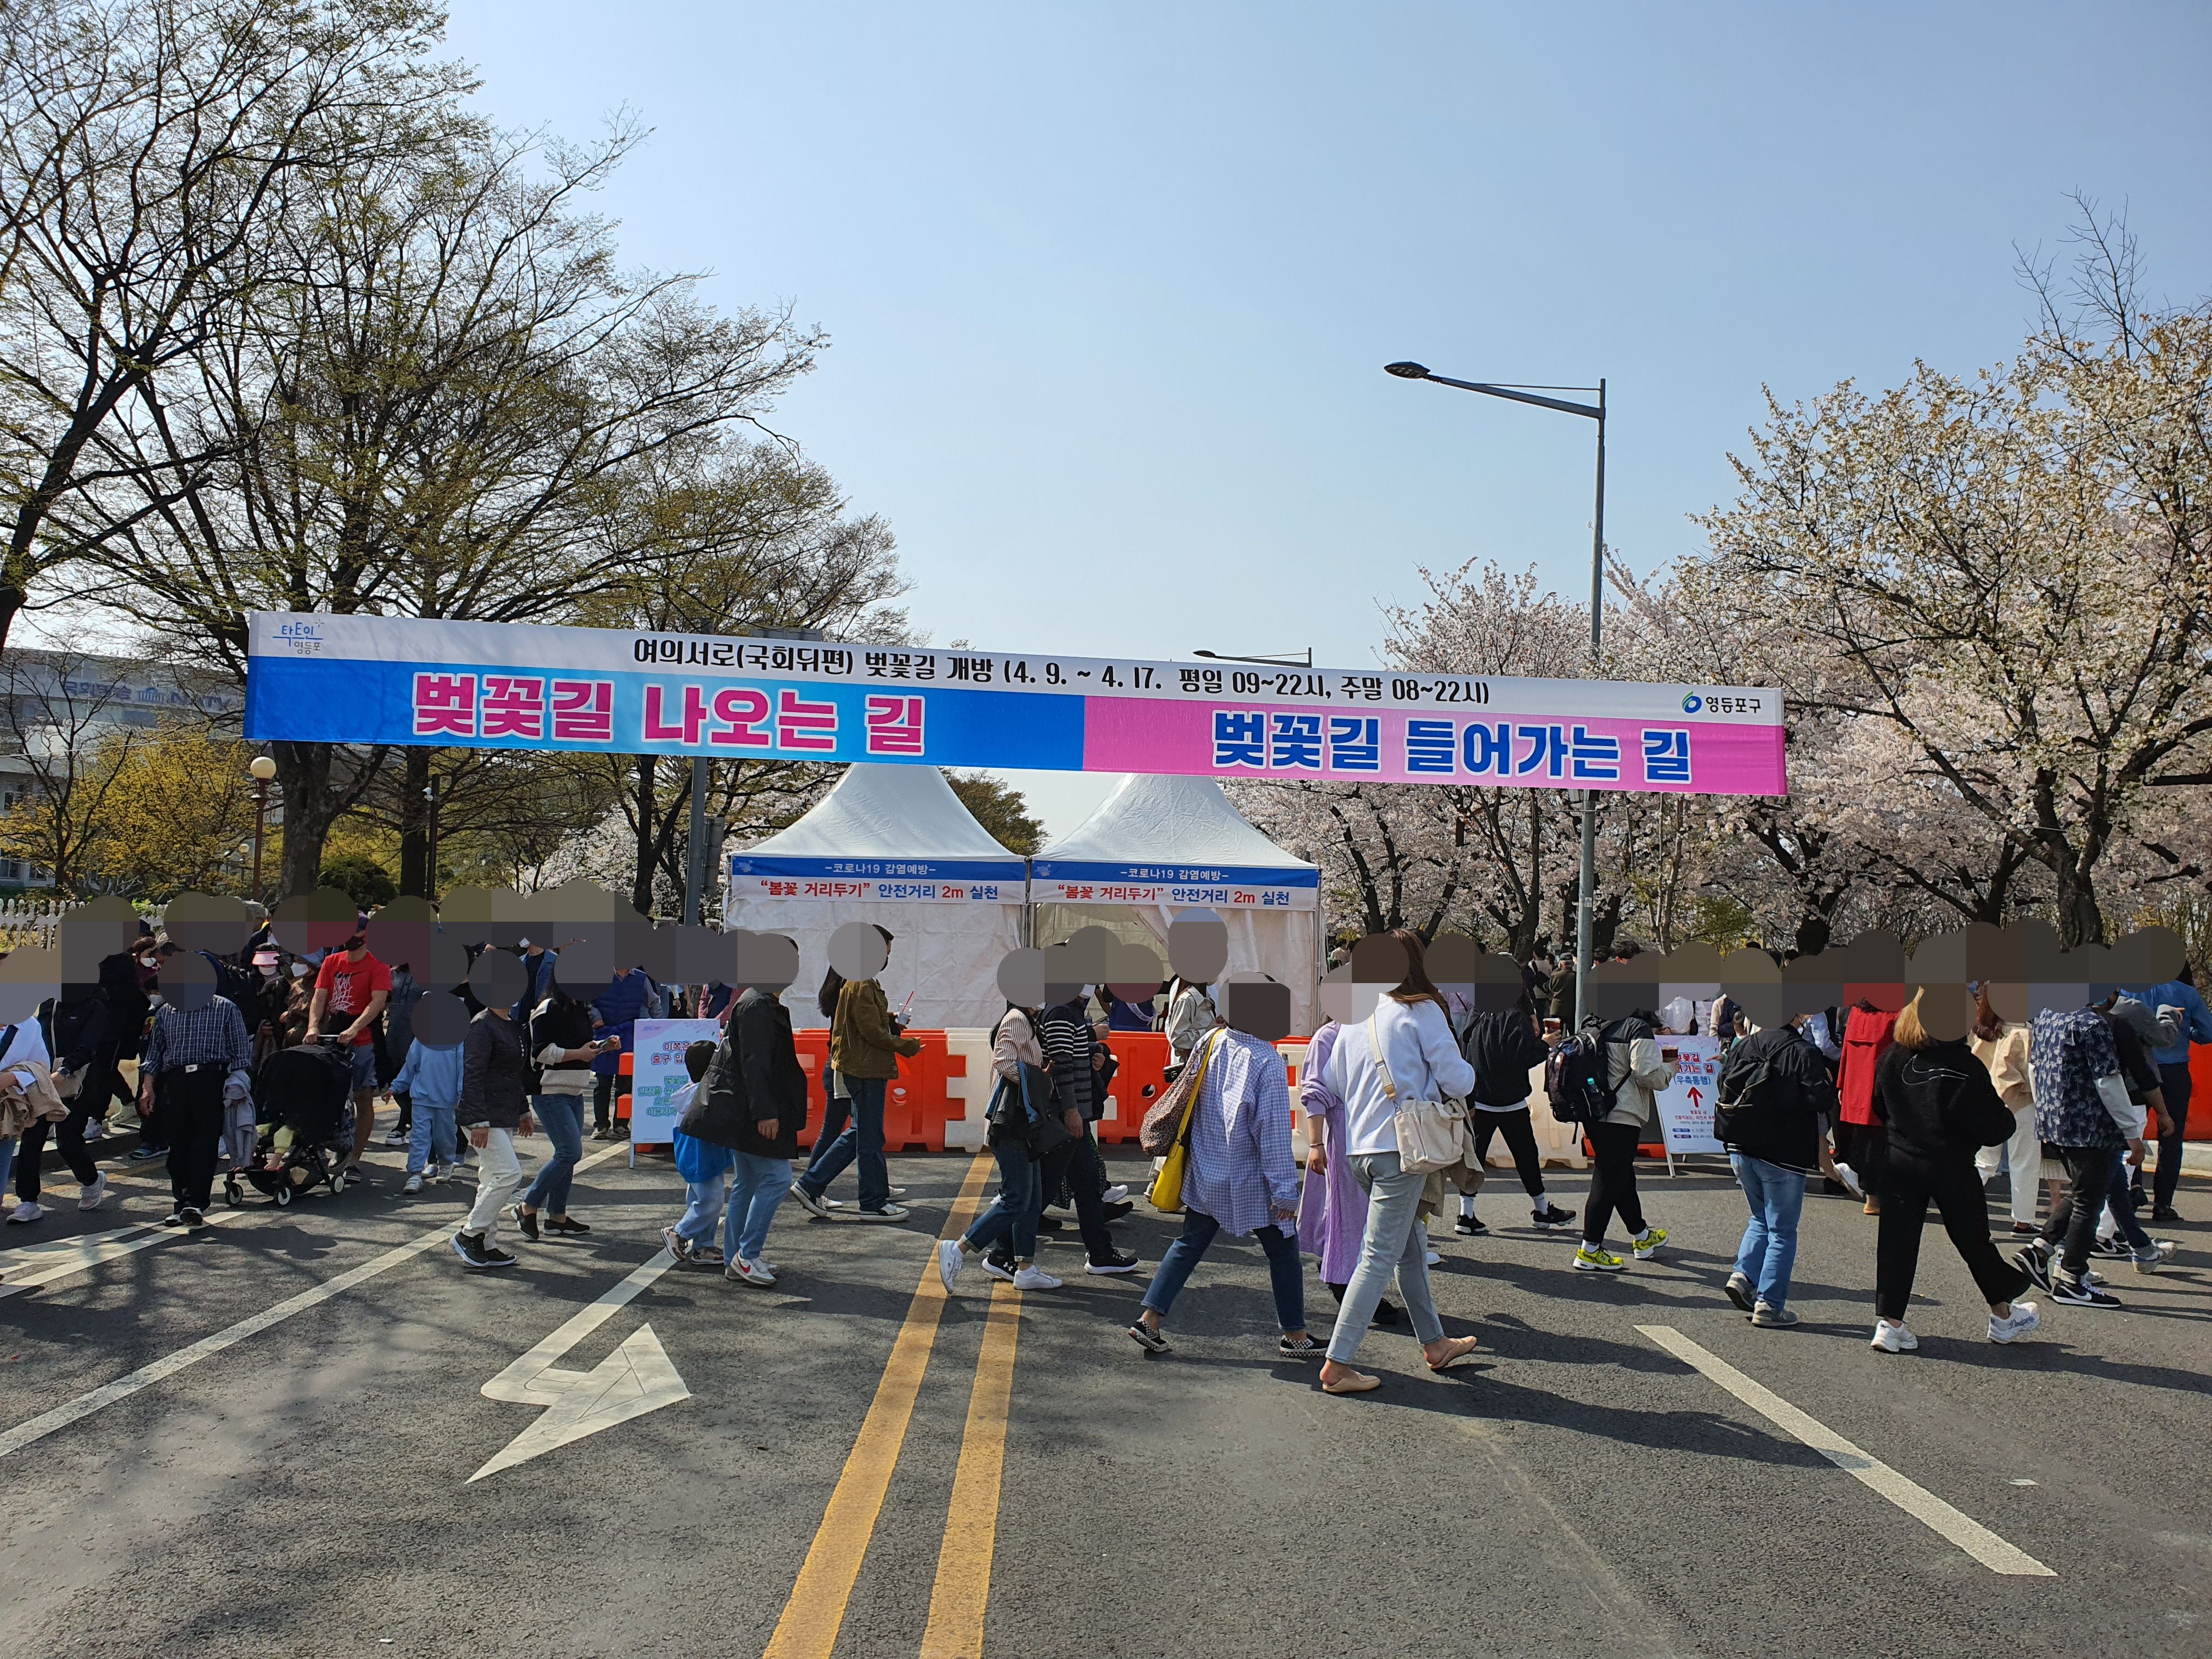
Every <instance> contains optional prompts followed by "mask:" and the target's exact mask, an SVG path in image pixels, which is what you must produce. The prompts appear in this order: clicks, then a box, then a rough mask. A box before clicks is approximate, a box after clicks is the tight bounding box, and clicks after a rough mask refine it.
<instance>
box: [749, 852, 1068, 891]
mask: <svg viewBox="0 0 2212 1659" xmlns="http://www.w3.org/2000/svg"><path fill="white" fill-rule="evenodd" d="M730 873H731V874H732V875H733V876H788V877H792V878H798V879H802V880H811V879H817V878H839V879H856V880H876V879H881V878H896V879H899V880H915V881H1001V882H1004V881H1010V882H1012V883H1013V884H1015V885H1016V886H1019V885H1020V884H1021V882H1022V878H1023V876H1024V868H1023V865H1022V861H1021V860H1019V859H860V858H823V859H800V858H760V857H757V856H755V855H754V854H750V853H733V854H731V855H730Z"/></svg>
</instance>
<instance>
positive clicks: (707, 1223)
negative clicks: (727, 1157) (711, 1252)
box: [676, 1170, 730, 1244]
mask: <svg viewBox="0 0 2212 1659" xmlns="http://www.w3.org/2000/svg"><path fill="white" fill-rule="evenodd" d="M729 1192H730V1172H729V1171H728V1170H723V1171H721V1173H720V1174H719V1175H711V1176H708V1177H707V1178H706V1179H705V1180H704V1181H687V1182H684V1218H683V1219H682V1220H680V1221H678V1223H677V1224H676V1236H677V1237H678V1238H681V1239H682V1240H684V1243H687V1244H696V1243H700V1242H701V1241H702V1240H703V1239H708V1238H712V1237H714V1228H715V1225H717V1224H718V1223H719V1222H720V1220H721V1218H722V1207H723V1206H724V1205H725V1204H726V1203H727V1202H728V1200H729Z"/></svg>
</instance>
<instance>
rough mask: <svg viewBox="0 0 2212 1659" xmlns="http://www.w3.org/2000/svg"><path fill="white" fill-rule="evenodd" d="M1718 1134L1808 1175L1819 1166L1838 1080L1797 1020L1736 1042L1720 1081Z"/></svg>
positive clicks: (1730, 1144)
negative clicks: (1822, 1137) (1823, 1130)
mask: <svg viewBox="0 0 2212 1659" xmlns="http://www.w3.org/2000/svg"><path fill="white" fill-rule="evenodd" d="M1715 1087H1716V1088H1717V1091H1718V1093H1719V1096H1720V1099H1721V1100H1722V1101H1725V1102H1728V1103H1729V1105H1728V1107H1727V1108H1726V1109H1721V1108H1720V1107H1719V1104H1718V1103H1716V1107H1715V1110H1714V1113H1713V1135H1714V1138H1715V1139H1717V1140H1718V1141H1719V1142H1720V1143H1721V1144H1722V1145H1723V1146H1726V1147H1727V1148H1728V1149H1729V1151H1730V1152H1741V1153H1742V1154H1743V1155H1744V1156H1745V1157H1747V1158H1758V1159H1759V1160H1760V1161H1761V1162H1762V1163H1765V1164H1774V1165H1776V1166H1778V1168H1781V1169H1784V1170H1802V1171H1803V1172H1805V1173H1807V1174H1808V1175H1809V1174H1810V1173H1812V1171H1814V1170H1817V1169H1819V1168H1820V1120H1821V1119H1822V1118H1823V1117H1826V1118H1827V1119H1828V1120H1829V1121H1831V1122H1832V1121H1834V1120H1835V1116H1836V1111H1837V1103H1836V1085H1835V1082H1834V1080H1833V1079H1831V1078H1830V1077H1829V1075H1828V1067H1827V1063H1826V1061H1825V1060H1822V1059H1821V1058H1820V1050H1819V1049H1818V1048H1814V1046H1813V1045H1812V1044H1811V1043H1809V1042H1807V1041H1806V1040H1805V1037H1804V1035H1803V1033H1802V1032H1801V1031H1799V1030H1797V1028H1796V1026H1794V1025H1770V1026H1768V1027H1767V1028H1766V1029H1765V1030H1763V1031H1754V1032H1753V1033H1752V1035H1751V1036H1747V1037H1746V1038H1745V1039H1744V1040H1743V1041H1742V1042H1739V1043H1738V1044H1737V1045H1736V1046H1735V1051H1734V1052H1733V1053H1731V1054H1729V1058H1728V1064H1727V1065H1726V1066H1723V1067H1722V1068H1721V1074H1720V1079H1719V1081H1718V1082H1717V1085H1715Z"/></svg>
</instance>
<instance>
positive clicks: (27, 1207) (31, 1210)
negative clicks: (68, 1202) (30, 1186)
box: [8, 1199, 46, 1221]
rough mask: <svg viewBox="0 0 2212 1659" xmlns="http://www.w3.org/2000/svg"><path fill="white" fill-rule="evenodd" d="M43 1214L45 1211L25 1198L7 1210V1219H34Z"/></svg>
mask: <svg viewBox="0 0 2212 1659" xmlns="http://www.w3.org/2000/svg"><path fill="white" fill-rule="evenodd" d="M45 1214H46V1211H45V1210H44V1209H43V1208H41V1207H40V1206H38V1205H36V1204H33V1202H32V1201H31V1200H29V1199H25V1200H23V1201H22V1202H21V1204H18V1205H17V1206H15V1208H14V1209H12V1210H10V1211H9V1212H8V1219H9V1220H10V1221H36V1220H38V1219H39V1218H40V1217H41V1216H43V1215H45Z"/></svg>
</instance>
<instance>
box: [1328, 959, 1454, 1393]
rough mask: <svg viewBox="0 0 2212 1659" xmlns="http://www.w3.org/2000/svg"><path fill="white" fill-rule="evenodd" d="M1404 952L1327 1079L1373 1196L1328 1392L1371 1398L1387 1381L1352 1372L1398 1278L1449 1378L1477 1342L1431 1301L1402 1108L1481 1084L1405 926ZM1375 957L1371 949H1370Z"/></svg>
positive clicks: (1436, 1365)
mask: <svg viewBox="0 0 2212 1659" xmlns="http://www.w3.org/2000/svg"><path fill="white" fill-rule="evenodd" d="M1389 939H1390V940H1391V941H1392V942H1393V943H1394V944H1395V945H1396V947H1397V951H1398V952H1401V953H1402V961H1403V963H1404V969H1403V977H1402V978H1401V980H1400V981H1399V982H1398V984H1397V986H1396V987H1395V988H1394V989H1392V990H1391V991H1390V992H1389V994H1387V995H1385V996H1384V997H1383V998H1382V999H1381V1000H1380V1001H1379V1002H1378V1003H1377V1004H1376V1009H1375V1012H1374V1013H1373V1015H1372V1016H1370V1018H1367V1019H1365V1020H1364V1021H1362V1022H1361V1023H1360V1024H1358V1025H1347V1026H1346V1027H1345V1028H1344V1029H1343V1030H1341V1031H1340V1033H1339V1034H1338V1036H1337V1040H1336V1044H1335V1046H1334V1048H1331V1049H1330V1051H1329V1055H1328V1065H1327V1066H1325V1067H1324V1068H1323V1078H1322V1080H1323V1081H1324V1082H1325V1083H1326V1084H1327V1085H1328V1089H1329V1091H1330V1092H1331V1093H1332V1094H1334V1096H1335V1097H1337V1098H1338V1099H1339V1100H1341V1101H1342V1102H1343V1103H1344V1121H1345V1127H1344V1134H1343V1137H1342V1140H1343V1144H1342V1146H1340V1148H1339V1150H1338V1153H1337V1155H1339V1156H1341V1157H1344V1158H1348V1159H1349V1160H1350V1161H1351V1164H1352V1174H1353V1176H1354V1177H1355V1178H1356V1179H1357V1180H1358V1183H1359V1185H1360V1187H1361V1188H1362V1189H1363V1190H1364V1192H1365V1193H1366V1194H1367V1227H1366V1231H1365V1232H1364V1234H1363V1235H1362V1237H1361V1239H1360V1245H1359V1265H1358V1267H1355V1268H1354V1269H1353V1270H1352V1282H1351V1283H1350V1284H1349V1285H1346V1287H1345V1292H1344V1305H1343V1307H1342V1308H1341V1309H1340V1310H1339V1311H1338V1314H1337V1320H1336V1330H1335V1334H1334V1335H1333V1336H1331V1337H1330V1339H1329V1344H1328V1359H1327V1360H1326V1361H1325V1362H1324V1363H1323V1364H1322V1368H1321V1386H1322V1391H1323V1392H1324V1393H1328V1394H1364V1393H1366V1392H1367V1391H1368V1390H1369V1389H1378V1388H1380V1387H1382V1386H1383V1380H1382V1378H1380V1377H1378V1376H1369V1375H1367V1374H1366V1373H1365V1372H1364V1371H1357V1370H1353V1369H1352V1356H1353V1355H1354V1354H1356V1353H1358V1352H1359V1345H1360V1343H1361V1342H1362V1341H1363V1340H1365V1338H1366V1335H1367V1329H1368V1326H1369V1325H1370V1323H1371V1322H1372V1321H1373V1319H1374V1317H1375V1304H1376V1303H1378V1302H1380V1301H1381V1300H1382V1299H1383V1291H1386V1290H1388V1289H1389V1285H1390V1280H1391V1278H1392V1276H1393V1275H1394V1274H1395V1276H1396V1278H1397V1280H1398V1293H1399V1295H1400V1296H1401V1297H1404V1298H1405V1303H1406V1313H1407V1317H1408V1318H1409V1319H1410V1320H1411V1321H1412V1322H1413V1334H1414V1336H1415V1337H1416V1338H1418V1339H1419V1341H1420V1344H1421V1358H1423V1359H1424V1360H1425V1361H1426V1362H1427V1364H1428V1367H1429V1369H1430V1370H1432V1371H1441V1370H1445V1369H1446V1368H1448V1367H1449V1366H1450V1365H1452V1364H1455V1362H1457V1361H1458V1360H1460V1359H1462V1358H1465V1357H1466V1356H1467V1355H1468V1354H1469V1353H1472V1352H1474V1347H1475V1340H1474V1338H1473V1337H1471V1336H1462V1337H1447V1336H1446V1335H1445V1334H1444V1328H1443V1321H1441V1320H1440V1319H1438V1318H1437V1304H1436V1302H1435V1300H1434V1298H1433V1297H1431V1296H1430V1294H1429V1267H1428V1243H1429V1241H1428V1236H1427V1234H1426V1233H1425V1231H1423V1230H1422V1229H1421V1227H1420V1225H1419V1212H1420V1206H1421V1194H1422V1191H1423V1189H1424V1188H1425V1187H1426V1186H1427V1185H1428V1177H1427V1176H1425V1175H1415V1174H1412V1173H1409V1172H1408V1171H1407V1170H1405V1169H1404V1168H1402V1167H1401V1163H1400V1160H1399V1156H1398V1131H1397V1122H1396V1119H1397V1111H1398V1103H1399V1102H1401V1101H1406V1100H1441V1099H1443V1098H1445V1097H1448V1096H1449V1097H1455V1098H1459V1099H1464V1098H1465V1097H1466V1096H1467V1093H1468V1091H1469V1090H1470V1089H1472V1088H1473V1087H1474V1066H1470V1065H1468V1063H1467V1059H1466V1057H1465V1056H1464V1055H1462V1054H1461V1053H1460V1051H1459V1044H1458V1043H1457V1042H1455V1041H1454V1040H1453V1037H1452V1030H1451V1022H1450V1020H1449V1018H1446V1016H1445V1013H1444V1000H1443V993H1442V992H1440V991H1438V990H1437V987H1436V986H1435V985H1434V984H1432V983H1431V981H1430V979H1429V974H1428V968H1427V964H1426V963H1425V960H1424V956H1423V951H1422V949H1421V940H1420V936H1419V934H1417V933H1413V932H1412V931H1411V930H1410V929H1407V928H1402V927H1401V928H1399V929H1397V930H1395V932H1393V933H1391V934H1390V935H1389ZM1362 954H1363V955H1364V956H1369V957H1371V954H1372V952H1371V951H1364V952H1363V953H1362Z"/></svg>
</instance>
